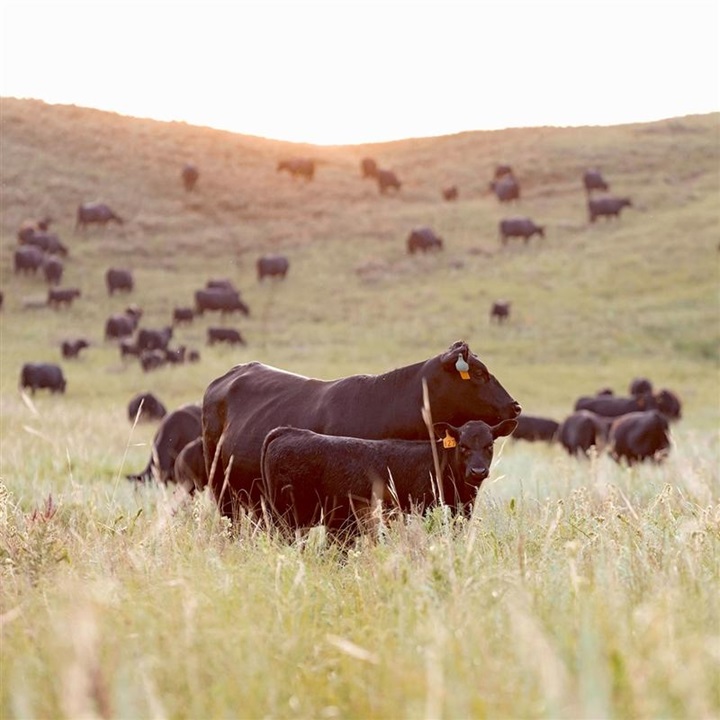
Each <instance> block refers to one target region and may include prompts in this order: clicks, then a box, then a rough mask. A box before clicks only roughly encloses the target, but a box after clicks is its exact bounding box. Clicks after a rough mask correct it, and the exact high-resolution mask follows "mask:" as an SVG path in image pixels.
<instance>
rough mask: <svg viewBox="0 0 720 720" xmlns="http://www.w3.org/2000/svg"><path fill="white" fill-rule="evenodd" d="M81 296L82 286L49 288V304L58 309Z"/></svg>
mask: <svg viewBox="0 0 720 720" xmlns="http://www.w3.org/2000/svg"><path fill="white" fill-rule="evenodd" d="M79 297H80V288H76V287H70V288H50V289H49V290H48V297H47V304H48V305H49V306H50V307H52V308H55V309H56V310H58V309H59V308H60V307H61V306H62V305H67V306H68V307H69V306H70V305H71V304H72V302H73V300H75V299H76V298H79Z"/></svg>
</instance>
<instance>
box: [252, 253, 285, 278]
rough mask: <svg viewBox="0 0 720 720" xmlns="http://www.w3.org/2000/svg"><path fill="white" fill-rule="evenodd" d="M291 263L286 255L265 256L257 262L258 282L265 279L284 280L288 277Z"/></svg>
mask: <svg viewBox="0 0 720 720" xmlns="http://www.w3.org/2000/svg"><path fill="white" fill-rule="evenodd" d="M289 267H290V262H289V261H288V259H287V258H286V257H285V256H284V255H263V256H262V257H260V258H258V260H257V276H258V280H262V279H263V278H265V277H278V278H281V279H283V278H284V277H285V276H286V275H287V271H288V268H289Z"/></svg>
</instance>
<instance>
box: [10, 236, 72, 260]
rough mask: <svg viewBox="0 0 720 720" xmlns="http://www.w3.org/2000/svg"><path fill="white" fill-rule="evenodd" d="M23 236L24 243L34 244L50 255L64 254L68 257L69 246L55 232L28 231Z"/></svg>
mask: <svg viewBox="0 0 720 720" xmlns="http://www.w3.org/2000/svg"><path fill="white" fill-rule="evenodd" d="M23 237H24V239H23V240H22V243H23V244H24V245H34V246H35V247H36V248H39V249H40V250H42V251H43V252H46V253H48V254H49V255H62V256H63V257H67V255H68V254H69V251H68V249H67V246H66V245H64V244H63V243H62V242H61V241H60V238H59V237H58V236H57V235H56V234H55V233H48V232H41V231H39V230H37V231H35V232H33V233H31V234H28V233H26V234H25V235H24V236H23Z"/></svg>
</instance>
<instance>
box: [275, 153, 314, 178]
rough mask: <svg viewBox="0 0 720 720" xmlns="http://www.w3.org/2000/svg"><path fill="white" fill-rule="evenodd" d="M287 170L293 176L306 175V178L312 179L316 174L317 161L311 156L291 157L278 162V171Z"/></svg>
mask: <svg viewBox="0 0 720 720" xmlns="http://www.w3.org/2000/svg"><path fill="white" fill-rule="evenodd" d="M283 170H285V171H287V172H288V173H290V175H292V176H293V177H304V178H305V179H306V180H308V181H309V180H312V179H313V177H314V176H315V161H314V160H311V159H310V158H291V159H290V160H281V161H280V162H278V164H277V172H281V171H283Z"/></svg>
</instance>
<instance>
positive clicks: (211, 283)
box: [205, 278, 240, 295]
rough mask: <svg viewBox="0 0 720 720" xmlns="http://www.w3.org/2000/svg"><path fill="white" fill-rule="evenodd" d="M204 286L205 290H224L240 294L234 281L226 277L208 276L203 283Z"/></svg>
mask: <svg viewBox="0 0 720 720" xmlns="http://www.w3.org/2000/svg"><path fill="white" fill-rule="evenodd" d="M205 288H206V289H207V290H226V291H227V292H234V293H237V294H238V295H239V294H240V291H239V290H238V289H237V288H236V287H235V283H234V282H233V281H232V280H228V278H210V280H208V281H207V282H206V283H205Z"/></svg>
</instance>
